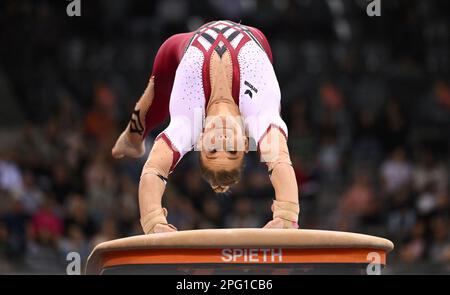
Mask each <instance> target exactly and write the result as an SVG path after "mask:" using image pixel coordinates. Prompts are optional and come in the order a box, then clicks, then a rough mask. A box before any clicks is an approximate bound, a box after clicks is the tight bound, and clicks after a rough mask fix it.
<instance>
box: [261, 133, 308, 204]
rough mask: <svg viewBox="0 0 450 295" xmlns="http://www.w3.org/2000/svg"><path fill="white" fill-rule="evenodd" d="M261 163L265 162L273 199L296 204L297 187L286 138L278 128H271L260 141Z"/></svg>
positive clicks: (297, 198)
mask: <svg viewBox="0 0 450 295" xmlns="http://www.w3.org/2000/svg"><path fill="white" fill-rule="evenodd" d="M259 149H260V154H261V161H263V162H265V163H266V165H267V167H268V170H269V174H270V181H271V183H272V186H273V188H274V190H275V199H276V200H277V201H281V202H291V203H295V204H298V203H299V196H298V186H297V179H296V177H295V172H294V168H293V167H292V163H291V159H290V156H289V149H288V146H287V141H286V137H285V136H284V135H283V134H282V133H281V131H280V130H279V129H278V128H271V129H270V130H269V132H268V133H267V134H266V135H265V136H264V137H263V139H262V140H261V143H260V146H259Z"/></svg>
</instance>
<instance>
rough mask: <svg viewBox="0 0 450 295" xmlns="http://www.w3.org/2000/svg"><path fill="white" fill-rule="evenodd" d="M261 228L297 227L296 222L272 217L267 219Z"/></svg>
mask: <svg viewBox="0 0 450 295" xmlns="http://www.w3.org/2000/svg"><path fill="white" fill-rule="evenodd" d="M263 228H265V229H290V228H292V229H298V224H297V222H294V221H289V220H285V219H281V218H274V219H273V220H271V221H269V222H268V223H267V224H266V225H265V226H264V227H263Z"/></svg>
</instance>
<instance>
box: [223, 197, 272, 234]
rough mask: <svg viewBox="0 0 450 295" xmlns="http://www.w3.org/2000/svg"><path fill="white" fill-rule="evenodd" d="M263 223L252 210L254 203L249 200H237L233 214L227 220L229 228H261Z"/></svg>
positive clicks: (226, 224)
mask: <svg viewBox="0 0 450 295" xmlns="http://www.w3.org/2000/svg"><path fill="white" fill-rule="evenodd" d="M262 225H263V224H261V221H260V220H258V218H257V215H256V214H254V211H253V210H252V202H251V201H250V199H248V198H240V199H238V200H236V202H235V206H234V210H233V212H232V213H231V214H230V215H229V216H228V218H226V219H225V226H226V227H228V228H242V227H244V228H249V227H250V228H251V227H261V226H262Z"/></svg>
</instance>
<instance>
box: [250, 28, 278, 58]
mask: <svg viewBox="0 0 450 295" xmlns="http://www.w3.org/2000/svg"><path fill="white" fill-rule="evenodd" d="M248 28H249V30H250V31H251V32H252V33H253V35H255V37H256V38H257V39H258V41H259V43H261V45H262V46H263V48H264V51H265V52H266V53H267V56H268V57H269V60H270V62H271V63H273V58H272V49H271V48H270V45H269V41H267V38H266V36H265V35H264V34H263V32H261V31H260V30H258V29H257V28H253V27H248Z"/></svg>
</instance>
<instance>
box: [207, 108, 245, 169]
mask: <svg viewBox="0 0 450 295" xmlns="http://www.w3.org/2000/svg"><path fill="white" fill-rule="evenodd" d="M243 130H244V128H243V124H242V123H241V120H240V117H239V116H208V117H207V118H206V122H205V129H204V130H203V133H202V135H201V136H200V142H199V147H200V157H201V160H202V161H203V163H204V165H205V166H207V168H208V169H211V170H215V171H218V170H231V169H236V168H239V167H240V165H241V164H242V159H243V157H244V153H245V152H247V150H248V140H247V137H246V136H245V135H244V131H243Z"/></svg>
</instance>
